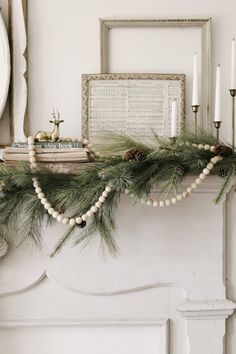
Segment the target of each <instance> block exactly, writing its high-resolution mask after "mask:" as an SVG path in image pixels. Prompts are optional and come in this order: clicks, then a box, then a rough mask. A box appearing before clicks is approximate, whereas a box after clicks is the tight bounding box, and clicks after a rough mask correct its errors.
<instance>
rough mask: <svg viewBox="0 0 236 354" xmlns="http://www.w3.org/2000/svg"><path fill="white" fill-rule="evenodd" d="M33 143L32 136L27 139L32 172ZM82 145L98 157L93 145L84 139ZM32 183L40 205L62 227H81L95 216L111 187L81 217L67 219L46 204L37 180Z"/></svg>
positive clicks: (34, 157)
mask: <svg viewBox="0 0 236 354" xmlns="http://www.w3.org/2000/svg"><path fill="white" fill-rule="evenodd" d="M66 141H74V140H72V139H71V138H70V140H69V139H67V140H66ZM34 143H35V138H34V137H33V136H30V137H28V151H29V161H30V168H31V170H32V171H34V170H35V169H36V168H37V160H36V151H35V146H34ZM83 144H84V145H85V146H86V147H87V149H88V151H89V152H91V153H92V154H93V155H94V156H95V157H99V156H100V154H99V153H98V152H96V150H95V149H94V147H93V145H92V144H91V143H89V141H88V140H86V139H85V140H84V141H83ZM32 181H33V186H34V188H35V193H36V194H37V195H38V198H39V199H40V200H41V203H42V204H43V206H44V208H45V209H46V210H47V212H48V214H49V215H51V216H52V217H53V218H54V219H56V220H57V221H58V222H62V223H63V224H64V225H70V226H75V225H76V224H77V225H83V224H84V222H85V221H86V220H87V219H88V218H89V217H91V216H92V215H93V214H95V213H96V212H97V211H98V210H99V209H100V208H101V207H102V204H103V203H104V202H105V200H106V198H107V197H108V195H109V193H110V192H111V191H112V187H111V186H106V187H105V189H104V191H103V192H102V194H101V196H100V197H99V198H98V200H97V201H96V203H95V205H92V206H91V208H90V209H89V210H88V211H87V212H85V213H84V214H83V215H81V216H77V217H74V218H69V217H66V216H64V214H61V213H59V212H58V211H57V210H56V209H54V208H53V207H52V205H51V204H50V203H49V202H48V200H47V198H46V196H45V194H44V192H43V189H42V188H41V186H40V183H39V181H38V179H37V178H36V177H33V178H32Z"/></svg>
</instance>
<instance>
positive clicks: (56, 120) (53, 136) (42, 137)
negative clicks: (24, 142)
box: [35, 110, 64, 142]
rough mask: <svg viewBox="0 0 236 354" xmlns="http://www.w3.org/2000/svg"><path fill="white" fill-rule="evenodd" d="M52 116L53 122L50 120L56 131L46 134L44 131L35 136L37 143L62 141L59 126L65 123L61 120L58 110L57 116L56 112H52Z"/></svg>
mask: <svg viewBox="0 0 236 354" xmlns="http://www.w3.org/2000/svg"><path fill="white" fill-rule="evenodd" d="M52 116H53V120H50V121H49V122H50V123H53V124H54V129H53V131H52V132H44V131H39V132H37V134H36V135H35V141H40V142H43V141H52V142H54V141H58V140H59V139H60V134H59V125H60V124H61V123H63V122H64V120H61V119H60V113H59V111H58V110H57V116H56V113H55V110H53V111H52Z"/></svg>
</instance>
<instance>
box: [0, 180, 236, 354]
mask: <svg viewBox="0 0 236 354" xmlns="http://www.w3.org/2000/svg"><path fill="white" fill-rule="evenodd" d="M192 179H193V177H189V178H188V179H187V180H186V184H188V183H189V182H190V181H192ZM220 182H221V181H220V180H219V178H218V177H216V176H211V177H208V178H207V180H206V181H205V182H204V183H203V184H202V185H201V187H200V188H199V189H197V190H196V191H195V192H194V193H193V194H192V196H191V197H189V198H187V199H186V200H185V201H184V202H182V203H179V204H178V205H177V206H172V207H168V208H163V209H155V208H150V207H148V206H146V205H142V204H139V205H136V206H134V207H133V206H132V201H131V200H130V199H129V198H128V197H126V196H124V197H123V198H122V201H121V204H120V206H119V210H118V214H117V222H118V225H119V227H118V230H117V235H118V236H117V241H118V244H119V246H120V256H119V257H118V258H117V259H113V258H111V257H110V256H109V255H107V256H106V257H105V258H104V257H102V255H101V254H100V256H99V251H98V244H97V243H96V241H94V242H93V243H92V244H91V246H89V247H88V248H87V249H84V250H83V251H81V250H79V248H78V247H74V248H71V245H70V244H68V245H67V246H66V247H65V249H63V251H62V252H61V254H59V256H57V257H55V258H54V259H50V257H48V254H49V253H50V251H51V250H52V248H53V245H55V243H56V241H57V239H58V237H60V235H61V234H62V233H63V227H62V226H57V227H54V228H53V229H51V230H49V229H46V228H45V229H44V239H45V246H44V248H43V250H42V251H41V252H36V251H35V252H33V253H32V251H29V250H27V249H26V248H20V249H19V248H18V249H14V248H13V247H12V249H11V252H10V253H9V254H8V255H7V256H6V257H5V258H4V259H2V260H1V267H0V280H1V281H0V294H1V295H2V296H1V298H0V310H1V311H0V325H1V326H2V327H4V326H5V327H15V326H28V327H30V326H39V325H40V326H42V325H46V324H47V325H50V326H55V325H60V326H62V325H65V326H71V325H74V326H83V325H88V324H95V325H101V324H104V323H105V324H106V323H108V324H109V323H110V324H112V323H113V322H114V323H115V325H117V323H120V322H119V321H121V323H122V324H132V323H133V325H135V324H136V325H137V323H138V325H139V326H142V325H144V324H145V325H147V324H148V323H149V324H151V323H153V321H154V323H155V324H156V325H157V326H159V327H160V328H163V330H161V332H160V333H161V334H160V336H162V335H164V334H163V333H165V336H166V337H165V338H167V342H168V340H169V339H168V338H170V337H171V338H172V339H173V338H175V340H174V343H177V344H176V348H175V350H173V351H172V352H173V353H174V354H185V353H186V354H188V353H191V354H199V353H201V354H209V353H214V354H223V347H224V345H223V338H224V335H225V320H226V319H227V317H228V316H230V315H231V314H232V313H233V311H234V309H235V308H236V304H235V303H233V302H231V301H229V300H227V299H226V291H225V279H224V262H225V261H224V249H225V247H224V244H225V202H224V201H223V202H222V203H220V204H218V205H215V204H214V203H213V199H214V197H215V195H216V193H217V191H218V189H219V183H220ZM13 260H14V262H13ZM42 299H46V300H45V301H42ZM65 301H66V304H67V305H66V306H65ZM33 304H37V306H34V305H33ZM98 319H99V321H98ZM186 320H187V322H186ZM169 322H170V324H171V326H168V325H167V324H168V323H169ZM114 323H113V324H114ZM163 326H164V327H163ZM186 326H187V327H186ZM159 327H158V328H159ZM163 331H164V332H163ZM161 338H162V337H161ZM201 338H203V340H201ZM205 339H207V344H206V341H205ZM196 341H199V343H198V344H197V345H196ZM171 342H173V341H171ZM163 343H164V342H163ZM163 346H164V344H163ZM163 348H164V347H163ZM188 348H189V350H190V351H189V352H188ZM167 352H168V346H167V345H166V344H165V349H163V353H165V354H166V353H167ZM172 352H171V353H172Z"/></svg>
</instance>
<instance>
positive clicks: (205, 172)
mask: <svg viewBox="0 0 236 354" xmlns="http://www.w3.org/2000/svg"><path fill="white" fill-rule="evenodd" d="M210 172H211V171H210V170H208V168H204V170H203V174H204V175H206V176H208V175H209V174H210Z"/></svg>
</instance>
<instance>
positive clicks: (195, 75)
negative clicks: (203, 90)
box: [192, 52, 199, 106]
mask: <svg viewBox="0 0 236 354" xmlns="http://www.w3.org/2000/svg"><path fill="white" fill-rule="evenodd" d="M198 87H199V85H198V60H197V52H195V53H194V57H193V96H192V106H199V92H198V90H199V89H198Z"/></svg>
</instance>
